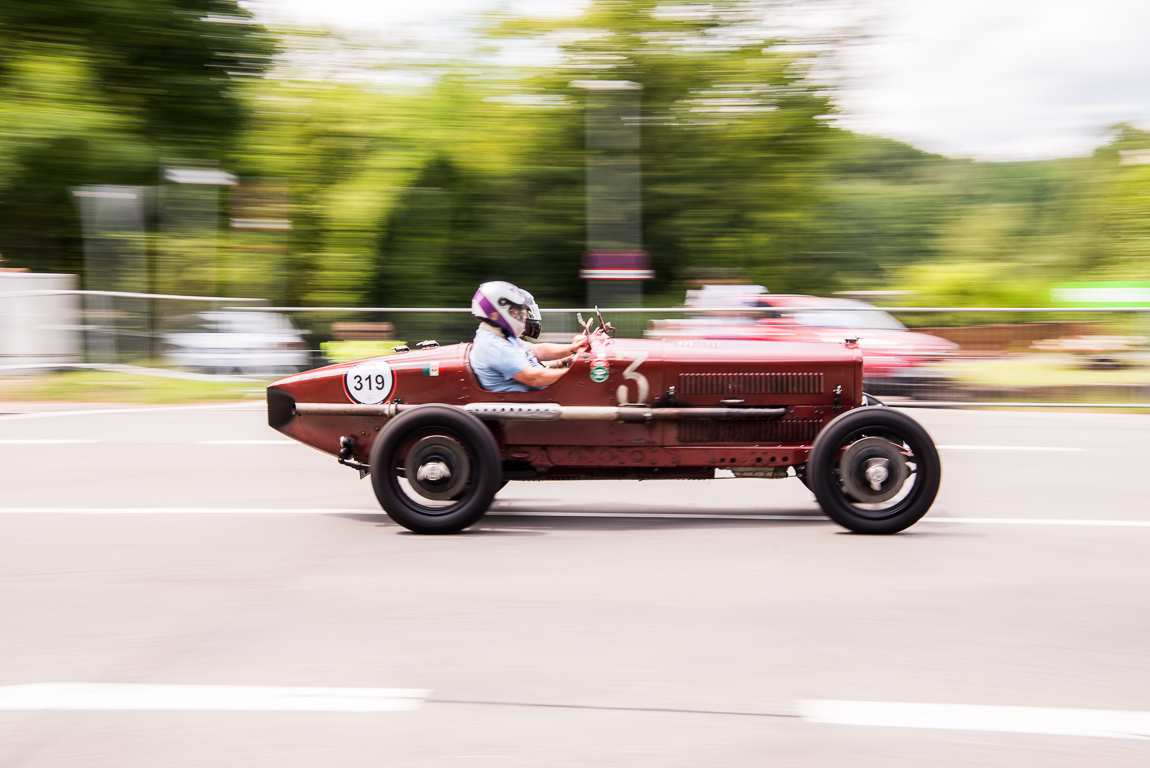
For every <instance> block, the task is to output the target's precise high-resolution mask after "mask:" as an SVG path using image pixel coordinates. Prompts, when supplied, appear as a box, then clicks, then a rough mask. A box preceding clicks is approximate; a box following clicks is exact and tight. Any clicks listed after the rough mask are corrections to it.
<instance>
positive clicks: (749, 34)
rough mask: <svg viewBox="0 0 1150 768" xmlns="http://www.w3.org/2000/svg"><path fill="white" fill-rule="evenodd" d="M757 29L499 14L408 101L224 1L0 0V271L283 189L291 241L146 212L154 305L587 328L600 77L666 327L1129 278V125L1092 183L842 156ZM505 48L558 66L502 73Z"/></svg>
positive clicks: (302, 33)
mask: <svg viewBox="0 0 1150 768" xmlns="http://www.w3.org/2000/svg"><path fill="white" fill-rule="evenodd" d="M773 7H774V3H772V2H771V0H747V1H743V0H739V1H734V0H724V1H723V2H709V3H706V4H702V3H680V4H677V5H673V6H671V5H665V4H660V3H657V2H654V1H653V0H596V1H595V2H592V3H591V4H590V5H589V6H588V8H587V10H586V12H585V13H584V14H583V15H582V16H580V17H578V18H573V19H563V20H554V19H551V20H546V21H537V20H530V19H522V18H510V17H506V16H492V17H490V19H489V23H488V25H487V26H486V27H485V28H484V29H483V30H482V39H481V42H480V44H479V45H478V47H477V48H476V50H474V51H472V52H470V53H469V55H467V56H465V57H460V58H456V59H438V60H435V61H432V62H430V63H425V64H420V65H419V66H418V67H415V69H417V70H418V72H417V74H418V75H419V77H420V78H422V80H418V82H419V83H422V84H419V85H408V86H405V87H398V86H395V85H385V84H384V80H383V79H381V78H382V77H383V76H384V75H387V74H389V72H390V73H392V74H394V73H396V72H400V71H401V70H402V71H403V72H407V73H409V74H410V72H411V71H412V70H413V65H411V64H410V63H407V64H394V65H372V67H366V68H364V71H362V72H360V73H359V75H360V76H359V77H358V78H353V77H341V76H339V75H338V74H325V73H324V72H323V71H321V70H319V69H317V68H316V67H314V66H311V65H309V64H308V62H312V63H313V64H314V62H315V61H316V60H325V59H324V57H325V56H326V57H328V58H330V59H332V60H336V59H339V58H340V57H341V56H343V55H344V54H345V53H347V51H348V50H352V49H353V48H354V46H350V44H349V43H348V42H347V41H345V40H341V39H339V38H337V37H335V36H333V35H331V34H329V33H321V32H318V31H311V30H300V29H293V30H286V29H285V30H278V31H277V32H276V33H275V34H274V35H273V34H272V33H270V32H269V31H268V30H266V29H264V28H262V27H261V26H259V25H258V24H255V23H254V22H253V21H252V19H251V17H250V15H249V14H248V12H247V11H245V10H244V9H243V8H241V7H240V6H239V5H238V4H237V3H236V2H235V0H104V2H99V3H96V2H93V1H92V0H56V1H54V2H52V3H44V2H29V1H28V0H5V2H4V3H2V4H0V39H3V41H4V46H5V56H4V57H3V59H2V61H0V253H2V254H3V255H4V258H5V260H6V261H5V263H6V264H7V265H9V266H26V267H30V268H32V269H35V270H39V271H65V272H75V273H80V272H82V270H83V266H84V264H83V258H82V240H81V238H80V227H79V221H78V216H77V212H76V207H75V205H74V201H73V200H72V199H71V197H70V190H71V189H72V188H74V187H76V186H78V185H81V184H139V185H149V186H154V185H156V184H157V183H158V182H157V180H158V179H159V178H160V177H161V173H162V169H163V168H164V167H168V166H171V165H173V164H176V165H179V164H181V163H182V164H186V165H197V164H198V165H200V166H201V167H219V168H222V169H226V170H227V171H229V172H231V173H234V174H236V175H238V176H239V177H240V178H241V180H242V181H244V182H247V181H249V180H250V181H253V182H261V183H262V182H267V181H269V180H270V181H274V183H275V184H280V185H284V186H286V188H287V189H289V190H290V220H291V229H290V231H281V232H278V233H272V234H264V233H261V232H258V231H256V232H240V231H236V230H232V231H228V230H227V227H226V222H227V221H228V218H229V215H228V206H229V205H230V202H229V197H230V194H229V192H228V191H227V190H226V189H224V190H221V195H220V201H221V202H220V211H219V216H218V217H208V219H210V220H211V221H212V222H213V223H212V224H211V231H209V232H204V233H202V235H203V238H202V239H199V240H198V239H197V237H195V236H185V237H183V239H182V240H181V242H180V243H174V242H165V237H167V236H166V235H165V234H164V231H163V226H162V220H161V219H162V214H157V213H156V211H154V210H149V211H148V216H149V217H151V218H150V220H149V222H148V227H149V230H150V231H151V232H152V233H153V235H151V236H150V238H149V243H151V245H150V247H149V253H150V258H151V259H152V260H153V267H152V269H151V270H150V275H149V281H150V282H149V284H150V285H151V287H152V289H158V288H161V287H162V288H163V289H164V290H176V289H178V288H181V285H180V282H181V281H180V280H177V281H176V282H175V283H172V281H171V280H167V279H165V278H164V277H163V276H164V275H165V274H167V273H165V271H164V270H163V269H159V268H157V267H156V266H155V262H156V261H157V260H161V259H163V258H165V254H173V253H177V252H179V253H180V258H181V259H182V260H184V261H193V260H195V259H196V258H202V259H204V260H213V261H215V262H216V263H215V264H214V265H208V266H206V267H205V274H214V275H217V277H216V278H215V280H216V290H218V291H225V290H226V291H227V292H229V293H230V294H231V295H249V296H263V297H266V298H269V299H271V300H272V301H273V302H276V303H281V302H282V303H285V304H312V305H325V306H337V305H342V306H348V305H359V306H444V305H450V306H462V305H466V303H467V302H468V301H469V299H470V296H471V293H472V292H473V291H474V287H475V285H476V284H477V283H479V282H481V281H483V280H489V279H509V280H513V281H515V282H517V283H520V284H522V285H524V286H525V287H527V288H528V289H530V290H531V291H533V292H534V294H535V295H536V297H537V298H538V299H539V300H540V302H541V303H542V304H543V305H544V306H560V305H566V306H578V305H581V304H582V303H584V301H585V287H584V284H583V282H582V281H581V280H580V279H579V277H578V272H579V269H580V264H581V259H582V255H583V251H584V250H585V247H586V245H585V242H586V204H585V199H584V185H585V179H586V175H585V166H584V163H585V158H586V151H585V149H584V106H585V102H586V99H587V93H588V92H587V91H586V90H583V89H580V88H578V87H573V86H572V81H579V80H595V79H608V80H629V81H632V82H635V83H639V84H641V85H642V91H641V98H642V116H641V120H640V122H641V126H642V143H641V149H640V150H639V156H640V161H641V167H642V173H643V240H644V247H645V248H646V250H647V251H648V252H649V253H650V254H651V258H652V262H653V266H654V268H655V271H656V274H657V278H656V279H655V280H654V281H651V282H649V283H647V284H646V285H645V287H644V291H645V293H646V294H647V301H648V303H649V304H653V305H661V304H662V305H666V304H671V303H680V302H681V301H682V297H683V291H684V290H685V288H686V287H687V286H688V285H689V284H690V282H691V281H692V280H700V279H702V280H706V279H707V277H708V275H712V276H713V275H724V276H730V275H737V276H740V277H742V278H743V279H745V280H747V281H749V282H754V283H761V284H763V285H766V286H768V287H769V288H770V290H772V291H774V292H800V293H813V294H825V293H829V292H833V291H841V290H883V289H890V290H909V291H914V292H915V294H914V296H913V300H912V301H911V302H908V303H913V304H916V305H920V306H925V305H936V306H937V305H976V304H987V305H998V306H1017V305H1038V304H1045V303H1047V302H1048V301H1049V297H1048V294H1047V291H1048V286H1049V284H1050V283H1051V282H1059V281H1068V280H1080V279H1138V278H1142V279H1144V278H1145V277H1146V272H1147V263H1148V259H1150V165H1148V164H1121V163H1120V162H1119V158H1120V157H1121V156H1120V154H1119V152H1120V151H1123V150H1139V149H1147V148H1150V135H1148V134H1145V133H1142V132H1139V131H1136V130H1134V129H1132V128H1129V127H1125V126H1120V127H1118V128H1117V129H1116V130H1115V133H1114V135H1113V140H1112V141H1111V142H1110V143H1109V144H1108V145H1107V146H1105V147H1103V148H1102V149H1100V150H1098V151H1097V152H1096V153H1095V154H1094V155H1093V156H1091V157H1084V158H1068V159H1062V160H1050V161H1043V162H1027V163H978V162H972V161H968V160H954V159H947V158H944V157H940V156H935V155H929V154H926V153H923V152H920V151H918V150H916V149H914V148H912V147H909V146H906V145H903V144H899V143H897V142H894V141H889V140H885V139H881V138H875V137H868V136H861V135H856V134H852V133H849V132H847V131H844V130H842V129H840V128H838V127H836V126H835V123H834V119H833V114H834V107H833V103H832V100H831V96H832V93H831V92H830V91H829V90H828V88H827V87H826V86H825V85H821V84H819V83H818V82H816V81H815V80H814V79H813V78H812V77H811V76H810V73H811V67H812V66H813V64H814V63H815V62H816V60H817V53H816V52H812V51H817V49H818V47H817V46H815V47H812V46H809V45H796V44H794V42H795V41H787V40H782V39H776V38H772V37H771V36H770V35H769V33H768V32H767V31H765V30H766V27H765V25H764V24H763V21H762V20H763V18H768V19H769V18H770V14H771V13H772V9H773ZM799 42H802V41H799ZM824 42H825V41H824ZM386 45H395V46H400V45H401V44H400V43H399V42H395V41H387V42H386ZM832 45H833V41H832ZM506 46H512V47H514V46H521V47H522V46H527V47H528V48H531V47H532V46H533V47H534V48H533V49H534V50H539V49H548V50H551V51H553V54H554V55H552V56H551V57H550V59H548V60H547V61H546V63H543V64H538V65H536V66H534V67H532V68H527V67H524V66H523V65H519V66H513V65H510V64H508V63H507V61H509V59H507V58H506V57H501V56H500V55H499V53H498V52H499V51H500V50H502V49H503V47H506ZM824 48H825V46H824ZM353 53H354V50H353ZM309 57H310V58H309ZM301 62H302V63H301ZM273 64H276V66H274V67H273ZM373 67H374V68H373ZM389 68H390V69H389ZM373 78H375V79H373ZM181 158H182V159H181ZM231 194H235V193H234V192H233V193H231ZM169 198H170V196H169ZM157 199H158V200H159V201H160V203H161V204H162V202H163V200H164V199H165V198H164V195H163V194H160V195H158V196H157ZM157 210H159V208H158V206H157ZM205 220H207V219H205ZM217 221H218V224H217V223H214V222H217ZM201 242H202V245H198V244H197V243H201ZM181 249H182V250H181ZM189 249H190V250H189ZM173 258H174V257H173ZM160 283H163V285H160ZM183 289H184V290H193V289H192V287H189V286H188V285H185V286H183ZM195 290H204V291H207V290H209V289H208V288H207V287H204V288H196V289H195ZM445 322H446V321H445ZM453 327H454V326H453Z"/></svg>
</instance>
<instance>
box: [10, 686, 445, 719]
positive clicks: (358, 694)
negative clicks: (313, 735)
mask: <svg viewBox="0 0 1150 768" xmlns="http://www.w3.org/2000/svg"><path fill="white" fill-rule="evenodd" d="M430 695H431V691H424V690H416V689H409V688H286V687H272V686H254V685H134V684H121V683H31V684H28V685H6V686H0V710H6V711H10V712H11V711H17V712H33V711H44V710H86V711H93V710H120V711H184V712H190V711H197V712H401V711H409V710H414V709H419V708H420V706H422V704H423V702H424V701H425V700H426V699H427V697H428V696H430Z"/></svg>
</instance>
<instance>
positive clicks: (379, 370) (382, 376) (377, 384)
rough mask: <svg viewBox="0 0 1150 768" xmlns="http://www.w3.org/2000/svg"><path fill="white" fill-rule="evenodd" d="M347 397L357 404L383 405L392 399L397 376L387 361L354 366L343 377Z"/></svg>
mask: <svg viewBox="0 0 1150 768" xmlns="http://www.w3.org/2000/svg"><path fill="white" fill-rule="evenodd" d="M343 387H344V389H346V390H347V395H348V397H350V398H351V399H352V400H354V401H356V402H357V403H367V404H374V403H382V402H383V401H384V400H387V399H388V398H389V397H391V390H392V389H393V388H394V387H395V376H394V375H392V372H391V366H390V365H388V364H387V361H385V360H372V361H370V362H367V363H360V364H359V365H353V366H352V367H350V368H348V369H347V373H345V374H344V375H343Z"/></svg>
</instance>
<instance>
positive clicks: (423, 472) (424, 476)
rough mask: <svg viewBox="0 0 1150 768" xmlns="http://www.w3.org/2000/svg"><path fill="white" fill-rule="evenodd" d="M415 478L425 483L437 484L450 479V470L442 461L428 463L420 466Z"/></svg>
mask: <svg viewBox="0 0 1150 768" xmlns="http://www.w3.org/2000/svg"><path fill="white" fill-rule="evenodd" d="M415 476H416V477H417V478H419V479H420V480H423V481H425V482H430V483H438V482H439V481H441V480H447V479H448V478H450V477H451V470H450V469H449V468H448V466H447V465H446V464H444V463H443V462H442V461H429V462H427V463H426V464H424V465H422V466H420V468H419V470H418V471H417V472H416V473H415Z"/></svg>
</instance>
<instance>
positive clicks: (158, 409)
mask: <svg viewBox="0 0 1150 768" xmlns="http://www.w3.org/2000/svg"><path fill="white" fill-rule="evenodd" d="M264 408H265V406H264V405H263V404H262V403H254V402H252V401H251V400H245V401H243V402H239V403H211V404H207V405H159V406H156V405H153V406H146V407H143V408H88V409H84V410H78V411H33V412H30V413H11V414H7V415H0V424H4V423H6V422H9V421H22V420H24V419H51V418H55V417H58V416H69V417H70V416H103V415H106V414H116V413H165V412H168V411H234V410H246V411H262V410H264Z"/></svg>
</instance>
